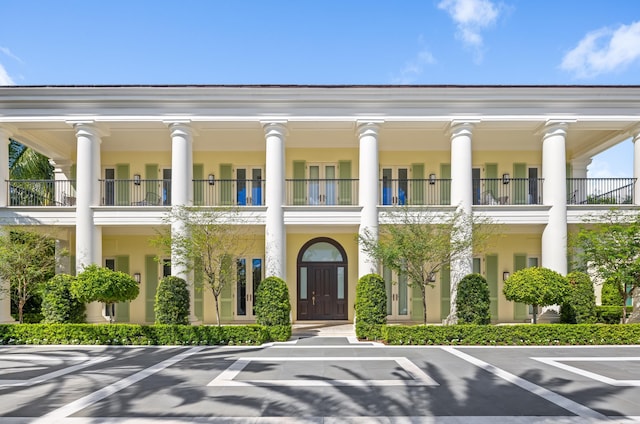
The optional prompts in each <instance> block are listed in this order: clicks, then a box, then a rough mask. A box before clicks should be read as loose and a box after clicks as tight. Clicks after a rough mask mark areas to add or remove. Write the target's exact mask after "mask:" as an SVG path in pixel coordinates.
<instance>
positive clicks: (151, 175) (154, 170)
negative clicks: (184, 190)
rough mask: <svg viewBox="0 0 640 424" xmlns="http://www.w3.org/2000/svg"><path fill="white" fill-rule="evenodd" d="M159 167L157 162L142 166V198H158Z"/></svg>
mask: <svg viewBox="0 0 640 424" xmlns="http://www.w3.org/2000/svg"><path fill="white" fill-rule="evenodd" d="M158 172H159V167H158V165H157V164H150V163H148V164H146V165H145V166H144V179H145V180H147V181H145V183H144V185H145V187H144V191H145V193H144V198H145V199H150V198H153V199H159V198H160V193H161V191H160V181H158Z"/></svg>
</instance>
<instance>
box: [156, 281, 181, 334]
mask: <svg viewBox="0 0 640 424" xmlns="http://www.w3.org/2000/svg"><path fill="white" fill-rule="evenodd" d="M153 310H154V311H155V314H156V324H182V325H187V324H189V288H188V287H187V282H186V281H185V280H183V279H182V278H179V277H173V276H168V277H164V278H163V279H162V280H160V284H158V290H157V291H156V299H155V304H154V306H153Z"/></svg>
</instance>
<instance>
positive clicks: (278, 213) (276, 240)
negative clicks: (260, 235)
mask: <svg viewBox="0 0 640 424" xmlns="http://www.w3.org/2000/svg"><path fill="white" fill-rule="evenodd" d="M262 127H263V129H264V134H265V139H266V161H267V164H266V170H265V177H266V178H265V185H266V187H265V205H266V207H267V212H266V225H265V276H266V277H271V276H275V277H279V278H282V279H284V280H286V269H287V268H286V248H287V246H286V232H285V227H284V209H283V207H282V206H283V204H284V189H285V188H284V179H285V178H284V169H285V166H284V144H285V138H286V136H287V127H286V122H262Z"/></svg>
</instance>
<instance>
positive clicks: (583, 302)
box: [560, 272, 596, 324]
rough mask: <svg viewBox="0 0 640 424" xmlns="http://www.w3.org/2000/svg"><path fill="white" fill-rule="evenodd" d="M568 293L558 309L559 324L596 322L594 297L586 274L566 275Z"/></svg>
mask: <svg viewBox="0 0 640 424" xmlns="http://www.w3.org/2000/svg"><path fill="white" fill-rule="evenodd" d="M567 280H568V281H569V293H568V295H567V297H566V298H565V301H564V303H563V304H562V305H561V307H560V322H562V323H566V324H593V323H594V322H596V296H595V293H594V292H593V283H592V282H591V278H590V277H589V275H588V274H585V273H584V272H572V273H570V274H568V275H567Z"/></svg>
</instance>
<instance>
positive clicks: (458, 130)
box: [447, 119, 480, 138]
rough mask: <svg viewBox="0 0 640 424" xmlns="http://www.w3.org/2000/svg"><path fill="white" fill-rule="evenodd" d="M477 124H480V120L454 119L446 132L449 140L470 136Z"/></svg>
mask: <svg viewBox="0 0 640 424" xmlns="http://www.w3.org/2000/svg"><path fill="white" fill-rule="evenodd" d="M478 123H480V119H454V120H452V121H451V122H450V123H449V128H448V131H447V132H448V134H449V135H450V136H451V138H453V137H458V136H460V135H468V136H470V135H471V134H472V133H473V129H474V128H475V126H476V124H478Z"/></svg>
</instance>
